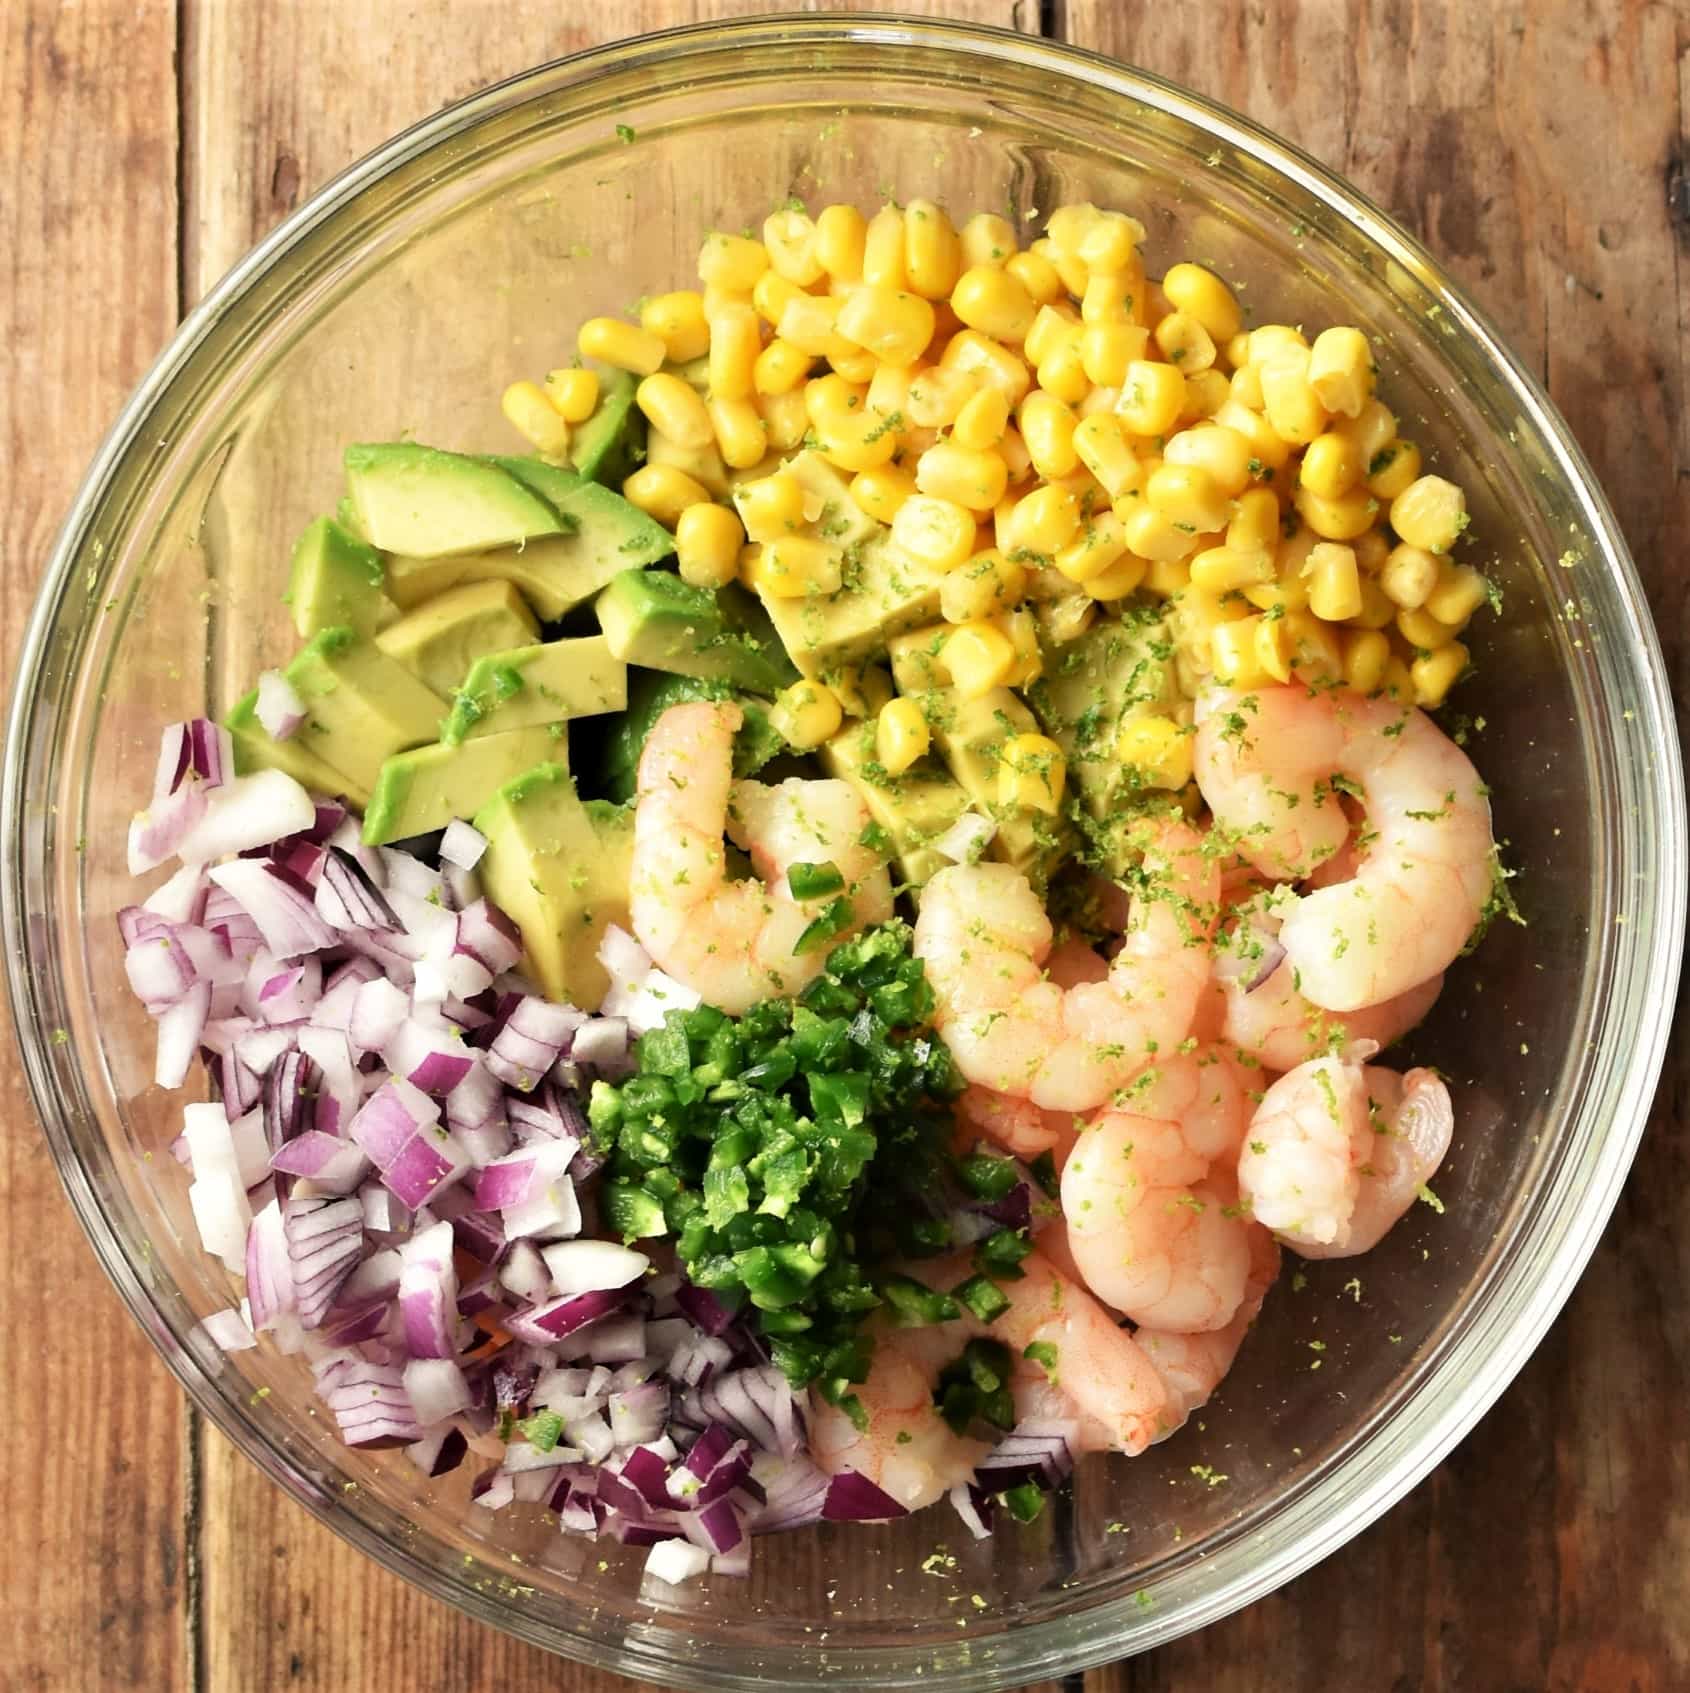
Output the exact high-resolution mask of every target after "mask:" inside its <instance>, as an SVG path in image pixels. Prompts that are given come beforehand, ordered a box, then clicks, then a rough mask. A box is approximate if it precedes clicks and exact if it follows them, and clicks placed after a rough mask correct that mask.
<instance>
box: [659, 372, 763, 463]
mask: <svg viewBox="0 0 1690 1693" xmlns="http://www.w3.org/2000/svg"><path fill="white" fill-rule="evenodd" d="M634 403H635V404H636V405H637V406H638V407H639V408H640V410H641V411H642V412H644V413H645V416H646V421H647V422H648V423H650V424H651V426H652V428H653V429H655V430H657V431H658V432H659V433H660V434H663V435H667V436H668V437H669V439H670V440H671V441H673V442H675V443H676V445H677V446H682V447H708V446H710V445H711V444H712V443H713V442H714V441H715V439H716V432H715V430H714V429H712V428H711V426H710V413H709V412H708V411H706V410H705V406H704V401H703V400H702V399H701V398H700V397H699V393H698V390H697V389H696V388H694V387H693V386H692V385H691V384H690V383H687V382H683V381H682V380H681V378H680V377H678V376H674V375H671V374H670V373H669V372H668V371H661V370H660V371H658V372H657V374H656V375H655V376H648V377H647V378H646V379H645V380H644V381H643V382H642V383H641V384H640V385H639V387H637V388H636V389H635V390H634ZM761 456H762V453H761V449H759V452H758V457H761ZM753 463H755V460H753Z"/></svg>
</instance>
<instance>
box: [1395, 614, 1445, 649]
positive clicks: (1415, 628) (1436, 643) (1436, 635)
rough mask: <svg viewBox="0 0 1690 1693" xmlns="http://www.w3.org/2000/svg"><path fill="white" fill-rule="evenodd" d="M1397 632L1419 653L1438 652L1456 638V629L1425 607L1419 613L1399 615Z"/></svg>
mask: <svg viewBox="0 0 1690 1693" xmlns="http://www.w3.org/2000/svg"><path fill="white" fill-rule="evenodd" d="M1397 632H1398V633H1399V634H1400V635H1401V636H1402V638H1403V639H1404V640H1405V641H1407V642H1408V644H1409V645H1410V646H1411V647H1413V648H1415V649H1416V650H1417V651H1419V652H1436V651H1437V650H1438V648H1439V647H1444V646H1448V645H1449V643H1450V642H1451V641H1453V640H1454V639H1455V637H1456V634H1457V631H1456V629H1455V628H1454V627H1453V626H1452V625H1450V624H1448V623H1445V622H1443V621H1442V620H1441V619H1439V618H1436V617H1434V616H1433V615H1432V614H1431V612H1429V611H1427V610H1426V608H1425V607H1424V606H1422V607H1420V609H1419V610H1417V611H1399V612H1398V613H1397Z"/></svg>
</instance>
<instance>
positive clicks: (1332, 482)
mask: <svg viewBox="0 0 1690 1693" xmlns="http://www.w3.org/2000/svg"><path fill="white" fill-rule="evenodd" d="M1366 468H1367V467H1366V465H1365V464H1364V463H1363V462H1362V457H1361V454H1360V453H1359V452H1357V450H1356V444H1355V442H1354V441H1351V440H1350V439H1349V438H1348V437H1346V436H1343V435H1339V434H1338V433H1336V432H1335V431H1334V430H1331V429H1328V430H1327V431H1326V432H1325V433H1324V434H1321V435H1317V436H1315V438H1314V439H1313V440H1312V441H1311V442H1309V444H1308V446H1307V447H1305V448H1304V449H1303V462H1302V464H1301V466H1300V467H1299V468H1298V471H1297V480H1298V483H1299V484H1300V485H1301V486H1302V487H1304V488H1307V489H1308V490H1309V492H1310V493H1313V494H1318V495H1320V497H1321V498H1322V499H1327V500H1337V499H1342V498H1343V496H1344V495H1345V494H1347V493H1349V491H1350V490H1351V489H1352V488H1353V487H1355V485H1356V484H1357V483H1358V482H1360V481H1361V478H1362V473H1363V471H1364V470H1365V469H1366Z"/></svg>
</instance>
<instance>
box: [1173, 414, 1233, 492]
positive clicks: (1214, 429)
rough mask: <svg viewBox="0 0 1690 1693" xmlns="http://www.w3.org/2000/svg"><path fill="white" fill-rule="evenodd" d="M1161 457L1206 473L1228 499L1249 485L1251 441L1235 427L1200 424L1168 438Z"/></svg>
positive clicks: (1219, 424) (1218, 424)
mask: <svg viewBox="0 0 1690 1693" xmlns="http://www.w3.org/2000/svg"><path fill="white" fill-rule="evenodd" d="M1162 456H1163V458H1164V459H1165V460H1166V461H1167V462H1168V463H1169V464H1181V465H1186V466H1189V467H1190V468H1192V469H1196V470H1202V471H1204V472H1206V473H1207V475H1208V476H1209V478H1210V480H1211V481H1213V482H1214V484H1215V486H1216V487H1217V488H1219V489H1220V491H1221V493H1222V494H1223V495H1225V496H1226V497H1227V498H1228V499H1233V498H1236V497H1237V496H1238V495H1239V494H1242V493H1243V492H1244V490H1245V489H1246V488H1247V487H1248V486H1249V485H1250V458H1251V453H1250V443H1249V442H1248V441H1246V440H1245V439H1244V437H1243V436H1242V435H1240V434H1239V433H1238V431H1237V430H1236V429H1229V428H1227V426H1226V425H1225V424H1221V423H1199V424H1196V425H1194V426H1193V427H1192V428H1190V429H1182V430H1180V431H1179V433H1178V434H1177V435H1170V436H1169V437H1168V442H1167V445H1166V446H1165V447H1164V448H1163V449H1162Z"/></svg>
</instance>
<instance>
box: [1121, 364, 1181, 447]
mask: <svg viewBox="0 0 1690 1693" xmlns="http://www.w3.org/2000/svg"><path fill="white" fill-rule="evenodd" d="M1184 404H1185V378H1184V377H1183V376H1182V375H1181V374H1180V373H1179V371H1178V370H1177V369H1176V368H1175V367H1174V366H1173V365H1171V364H1156V363H1154V362H1152V361H1151V360H1149V359H1134V360H1133V361H1132V363H1131V364H1129V365H1128V366H1127V374H1126V378H1125V380H1124V381H1123V382H1122V384H1121V398H1120V401H1119V402H1118V403H1117V405H1116V407H1115V413H1116V415H1117V416H1118V417H1119V418H1120V420H1121V422H1122V423H1123V424H1124V425H1125V426H1126V427H1127V429H1129V430H1130V431H1131V432H1132V433H1133V434H1134V435H1166V434H1167V433H1168V431H1169V430H1170V429H1172V428H1173V426H1174V423H1175V422H1176V420H1177V419H1178V417H1179V414H1180V408H1181V407H1182V406H1183V405H1184Z"/></svg>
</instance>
